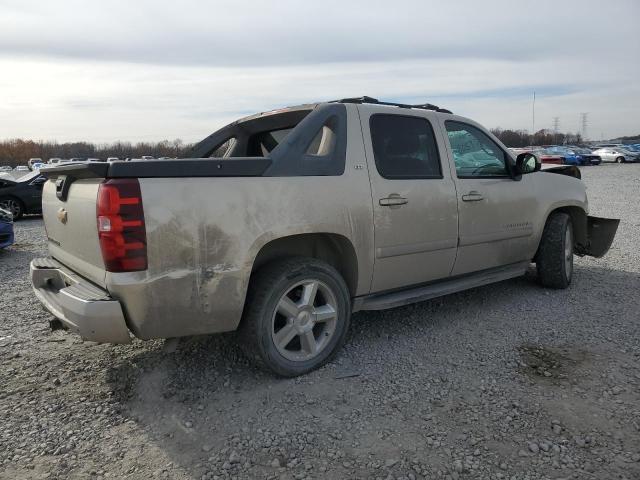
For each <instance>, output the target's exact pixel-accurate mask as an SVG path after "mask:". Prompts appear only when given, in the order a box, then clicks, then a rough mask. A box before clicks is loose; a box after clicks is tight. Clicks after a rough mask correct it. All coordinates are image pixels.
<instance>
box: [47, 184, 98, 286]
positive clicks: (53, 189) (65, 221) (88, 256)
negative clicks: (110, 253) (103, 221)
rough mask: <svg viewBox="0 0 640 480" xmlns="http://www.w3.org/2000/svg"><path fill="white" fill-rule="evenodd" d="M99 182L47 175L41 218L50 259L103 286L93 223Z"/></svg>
mask: <svg viewBox="0 0 640 480" xmlns="http://www.w3.org/2000/svg"><path fill="white" fill-rule="evenodd" d="M102 181H103V179H102V178H79V179H75V178H72V177H68V176H51V177H50V179H49V180H48V181H47V183H46V184H45V186H44V189H43V192H42V216H43V219H44V224H45V228H46V232H47V239H48V243H49V251H50V252H51V256H52V257H53V258H55V259H56V260H58V261H59V262H60V263H62V264H63V265H66V266H67V267H68V268H69V269H71V270H73V271H74V272H76V273H78V274H80V275H82V276H83V277H85V278H87V279H89V280H91V281H92V282H94V283H96V284H97V285H100V286H103V287H104V280H105V269H104V261H103V259H102V253H101V250H100V243H99V241H98V226H97V222H96V201H97V197H98V188H99V186H100V183H101V182H102ZM62 192H64V194H62Z"/></svg>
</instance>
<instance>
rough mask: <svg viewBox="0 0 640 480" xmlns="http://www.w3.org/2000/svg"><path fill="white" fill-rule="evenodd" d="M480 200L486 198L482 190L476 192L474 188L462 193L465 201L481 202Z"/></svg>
mask: <svg viewBox="0 0 640 480" xmlns="http://www.w3.org/2000/svg"><path fill="white" fill-rule="evenodd" d="M480 200H484V197H483V196H482V194H481V193H480V192H476V191H475V190H472V191H471V192H469V193H467V194H466V195H462V201H463V202H479V201H480Z"/></svg>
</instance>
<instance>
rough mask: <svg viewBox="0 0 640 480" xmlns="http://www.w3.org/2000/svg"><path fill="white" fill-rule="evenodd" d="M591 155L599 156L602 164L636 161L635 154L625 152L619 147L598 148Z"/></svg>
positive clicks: (636, 156) (636, 155)
mask: <svg viewBox="0 0 640 480" xmlns="http://www.w3.org/2000/svg"><path fill="white" fill-rule="evenodd" d="M593 153H594V154H595V155H598V156H600V158H602V161H603V162H616V163H624V162H637V161H638V154H637V153H634V152H631V151H629V150H625V149H624V148H620V147H604V148H599V149H598V150H594V151H593Z"/></svg>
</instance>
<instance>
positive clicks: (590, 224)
mask: <svg viewBox="0 0 640 480" xmlns="http://www.w3.org/2000/svg"><path fill="white" fill-rule="evenodd" d="M193 157H194V158H191V159H180V160H140V161H135V160H134V161H129V162H121V161H116V162H109V163H85V164H81V165H71V164H68V165H62V166H57V167H50V168H43V169H42V170H41V172H42V173H44V174H46V175H47V176H48V178H49V180H48V181H47V183H46V184H45V187H44V192H43V205H42V207H43V214H44V221H45V226H46V231H47V237H48V242H49V250H50V253H51V257H50V258H41V259H35V260H33V262H32V264H31V279H32V283H33V287H34V290H35V293H36V295H37V297H38V298H39V299H40V301H41V302H42V303H43V304H44V306H45V307H46V308H47V309H48V310H49V311H50V312H51V313H52V314H53V315H54V316H55V317H57V318H58V319H59V321H60V323H61V324H62V325H63V326H64V327H66V328H68V329H70V330H72V331H74V332H76V333H78V334H80V335H81V336H82V337H83V338H85V339H88V340H93V341H96V342H113V343H125V342H129V341H130V340H131V337H132V334H133V335H135V336H136V337H138V338H141V339H151V338H173V337H180V336H186V335H200V334H211V333H216V332H227V331H232V330H238V331H239V333H240V335H239V337H240V339H241V343H242V345H243V346H244V347H245V349H246V351H247V352H248V354H249V355H250V356H251V357H252V358H254V359H255V360H256V361H257V362H258V363H259V364H262V365H263V366H266V367H268V368H270V369H271V370H273V371H274V372H276V373H278V374H280V375H285V376H294V375H299V374H301V373H304V372H307V371H309V370H311V369H314V368H317V367H318V366H320V365H322V364H323V363H325V362H327V361H328V360H329V359H330V358H331V357H332V355H334V354H335V353H336V351H337V350H338V349H339V348H340V346H341V344H342V343H343V342H344V339H345V335H346V332H347V329H348V326H349V318H350V316H351V313H352V312H354V311H358V310H378V309H385V308H392V307H396V306H399V305H405V304H408V303H411V302H418V301H422V300H426V299H430V298H433V297H437V296H441V295H446V294H449V293H452V292H456V291H460V290H464V289H468V288H472V287H477V286H480V285H484V284H488V283H492V282H497V281H501V280H505V279H508V278H512V277H517V276H520V275H523V274H524V273H525V271H526V270H527V268H528V267H529V266H530V264H531V263H532V262H534V263H536V265H537V270H538V276H539V279H540V283H541V284H542V285H544V286H546V287H551V288H566V287H567V286H568V285H569V283H570V282H571V277H572V271H573V255H574V254H578V255H593V256H601V255H604V254H605V253H606V251H607V250H608V249H609V246H610V245H611V242H612V240H613V237H614V235H615V232H616V229H617V226H618V220H609V219H599V218H593V217H589V216H587V197H586V193H585V186H584V184H583V183H582V181H581V180H580V172H579V170H578V169H577V168H575V167H555V168H553V169H551V170H546V171H540V163H539V162H538V161H537V159H536V158H535V157H534V156H532V155H530V154H528V153H525V154H522V155H519V156H518V157H517V158H515V157H513V156H512V154H510V153H509V151H508V150H507V149H506V148H505V147H504V145H502V144H501V143H500V141H498V140H497V139H496V138H495V137H494V136H493V135H491V134H490V133H489V132H488V131H487V130H485V129H484V128H483V127H482V126H480V125H478V124H477V123H476V122H474V121H472V120H469V119H467V118H463V117H460V116H456V115H453V114H452V113H451V112H449V111H447V110H444V109H440V108H438V107H435V106H433V105H429V104H425V105H402V104H390V103H385V102H379V101H377V100H375V99H373V98H369V97H362V98H355V99H344V100H340V101H335V102H325V103H318V104H311V105H302V106H297V107H291V108H284V109H281V110H276V111H272V112H266V113H261V114H257V115H253V116H250V117H247V118H244V119H241V120H238V121H236V122H234V123H232V124H230V125H228V126H226V127H224V128H222V129H220V130H218V131H217V132H215V133H213V134H212V135H210V136H209V137H207V138H206V139H205V140H203V141H202V142H200V143H199V144H198V145H197V146H196V147H195V148H194V152H193Z"/></svg>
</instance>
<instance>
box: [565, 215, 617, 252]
mask: <svg viewBox="0 0 640 480" xmlns="http://www.w3.org/2000/svg"><path fill="white" fill-rule="evenodd" d="M619 224H620V220H619V219H616V218H600V217H592V216H588V217H587V244H586V245H576V249H575V250H576V254H577V255H580V256H583V255H588V256H590V257H596V258H600V257H602V256H604V254H605V253H607V252H608V251H609V248H611V244H612V243H613V239H614V237H615V236H616V231H617V230H618V225H619Z"/></svg>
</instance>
